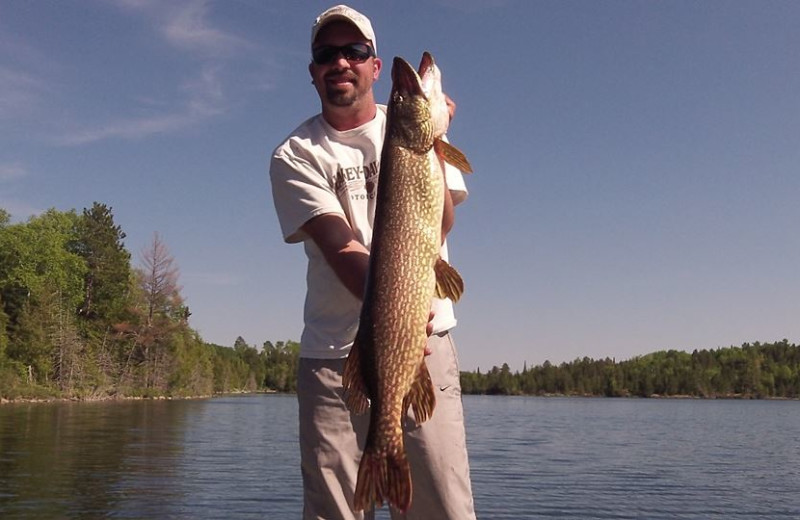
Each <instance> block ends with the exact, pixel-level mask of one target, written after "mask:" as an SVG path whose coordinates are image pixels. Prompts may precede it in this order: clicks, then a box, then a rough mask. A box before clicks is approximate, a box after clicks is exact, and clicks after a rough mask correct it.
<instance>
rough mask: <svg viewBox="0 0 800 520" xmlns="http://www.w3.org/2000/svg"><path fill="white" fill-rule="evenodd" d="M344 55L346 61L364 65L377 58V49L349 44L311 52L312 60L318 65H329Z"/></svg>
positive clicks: (324, 47) (363, 44)
mask: <svg viewBox="0 0 800 520" xmlns="http://www.w3.org/2000/svg"><path fill="white" fill-rule="evenodd" d="M339 53H342V56H344V59H346V60H347V61H353V62H356V63H362V62H365V61H367V59H369V58H374V57H375V49H373V48H372V46H371V45H367V44H366V43H348V44H347V45H342V46H341V47H337V46H336V45H323V46H322V47H317V48H316V49H314V50H312V51H311V58H312V59H313V60H314V63H316V64H317V65H327V64H329V63H331V62H332V61H333V60H335V59H336V57H337V56H339Z"/></svg>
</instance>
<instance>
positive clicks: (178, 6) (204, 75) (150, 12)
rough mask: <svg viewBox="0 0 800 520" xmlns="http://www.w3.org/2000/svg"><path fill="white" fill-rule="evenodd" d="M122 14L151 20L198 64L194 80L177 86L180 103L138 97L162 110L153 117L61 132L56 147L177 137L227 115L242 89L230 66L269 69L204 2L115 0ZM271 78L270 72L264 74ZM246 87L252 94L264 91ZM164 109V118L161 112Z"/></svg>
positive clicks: (166, 38)
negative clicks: (220, 23) (214, 19)
mask: <svg viewBox="0 0 800 520" xmlns="http://www.w3.org/2000/svg"><path fill="white" fill-rule="evenodd" d="M114 3H115V4H116V5H117V6H119V7H120V8H122V9H125V10H128V11H133V12H136V13H139V14H141V15H142V16H144V17H145V18H146V19H147V20H149V21H150V22H151V23H152V25H153V28H154V30H155V31H156V32H157V33H158V34H159V35H160V36H161V37H162V38H163V41H164V42H166V44H167V45H169V46H170V47H172V48H174V49H177V50H179V51H181V52H184V53H186V54H187V58H190V59H191V61H192V62H197V63H198V67H199V70H198V71H197V74H196V75H195V76H194V77H191V78H185V79H183V80H182V82H181V83H180V84H178V85H176V87H175V88H176V92H177V93H178V94H180V96H181V98H180V99H179V100H177V101H174V102H170V103H168V104H166V106H171V107H172V108H171V109H163V105H165V103H164V102H159V101H158V100H154V99H153V98H152V97H147V96H144V95H143V96H142V97H141V101H142V103H143V104H144V105H147V106H151V107H152V106H155V105H162V111H161V112H160V113H159V114H158V115H154V116H152V117H117V118H111V120H109V121H107V122H105V123H103V124H99V125H95V126H94V127H92V128H86V127H84V128H83V129H78V130H69V131H65V132H62V133H61V135H60V136H59V137H57V138H55V139H54V141H55V142H56V143H58V144H60V145H65V146H78V145H84V144H89V143H93V142H97V141H102V140H106V139H139V138H145V137H148V136H150V135H156V134H161V133H167V132H176V131H180V130H184V129H186V128H191V127H193V126H195V125H197V124H198V123H200V122H202V121H203V120H206V119H209V118H212V117H216V116H219V115H222V114H225V113H226V112H227V111H228V110H230V108H231V105H230V103H231V100H233V99H236V100H237V101H238V100H240V99H241V98H242V96H241V95H238V94H237V95H233V94H232V91H233V90H235V89H239V90H241V89H242V87H241V86H240V81H241V78H237V79H238V81H237V80H235V79H234V78H229V77H227V76H226V72H227V71H228V70H230V69H231V66H232V65H237V64H241V62H242V61H244V62H247V66H246V68H247V69H251V70H253V69H255V70H260V69H263V68H267V67H268V65H267V62H266V61H265V60H264V58H263V50H259V49H258V48H257V46H256V45H253V44H252V43H250V42H248V41H247V40H246V39H244V38H241V37H239V36H237V35H235V34H232V33H230V32H226V31H224V30H221V29H219V28H217V27H215V26H214V25H213V23H212V22H211V21H210V20H209V7H208V3H207V2H205V1H201V0H188V1H183V2H174V1H172V2H160V1H152V0H114ZM264 75H265V76H269V74H268V73H264ZM263 86H264V85H262V84H259V85H255V86H253V87H250V88H251V89H252V90H253V91H255V90H256V88H260V87H263ZM164 110H166V113H165V112H164Z"/></svg>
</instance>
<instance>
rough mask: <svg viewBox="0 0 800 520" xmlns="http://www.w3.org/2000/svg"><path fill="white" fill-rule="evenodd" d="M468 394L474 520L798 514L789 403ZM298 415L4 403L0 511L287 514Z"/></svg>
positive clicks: (281, 398)
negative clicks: (475, 515) (476, 517)
mask: <svg viewBox="0 0 800 520" xmlns="http://www.w3.org/2000/svg"><path fill="white" fill-rule="evenodd" d="M464 407H465V411H466V414H467V435H468V443H469V449H470V457H471V465H472V480H473V488H474V493H475V506H476V509H477V512H478V517H479V518H481V519H487V520H490V519H527V518H536V519H546V518H574V519H634V518H636V519H639V518H641V519H697V520H700V519H714V518H717V519H731V518H734V519H753V518H764V519H767V518H768V519H774V518H800V402H797V401H727V400H716V401H714V400H708V401H703V400H648V399H579V398H533V397H488V396H486V397H482V396H465V397H464ZM296 423H297V401H296V399H295V397H294V396H289V395H249V396H240V397H224V398H216V399H209V400H196V401H126V402H97V403H54V404H11V405H4V406H0V518H3V519H13V518H36V519H47V518H201V519H204V518H208V519H212V518H231V519H237V518H242V519H245V518H267V519H277V520H281V519H290V520H291V519H298V518H300V511H301V507H302V505H301V489H300V486H301V483H300V472H299V455H298V453H297V452H298V449H297V446H296V436H297V424H296ZM380 517H381V518H387V517H388V515H380Z"/></svg>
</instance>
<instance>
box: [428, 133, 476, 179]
mask: <svg viewBox="0 0 800 520" xmlns="http://www.w3.org/2000/svg"><path fill="white" fill-rule="evenodd" d="M433 149H434V150H436V155H438V156H439V157H441V158H442V159H443V160H444V161H445V162H446V163H449V164H452V165H453V166H455V167H456V168H458V169H459V170H461V171H462V172H464V173H472V166H471V165H470V164H469V161H468V160H467V156H466V155H464V152H462V151H461V150H459V149H458V148H456V147H455V146H453V145H452V144H450V143H448V142H447V141H445V140H443V139H436V140H435V141H434V142H433Z"/></svg>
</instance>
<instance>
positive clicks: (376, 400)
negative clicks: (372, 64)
mask: <svg viewBox="0 0 800 520" xmlns="http://www.w3.org/2000/svg"><path fill="white" fill-rule="evenodd" d="M426 93H427V95H426ZM442 108H444V115H445V116H446V117H442ZM436 114H438V116H437V115H436ZM448 124H449V113H447V106H446V104H445V98H444V95H443V94H442V92H441V76H440V73H439V70H438V68H437V67H436V65H435V64H434V62H433V58H432V57H431V56H430V54H428V53H425V54H424V55H423V58H422V63H421V64H420V72H419V74H418V73H417V72H416V71H415V70H414V69H413V68H412V67H411V66H410V65H409V64H408V63H407V62H406V61H405V60H403V59H402V58H399V57H396V58H394V62H393V64H392V91H391V95H390V98H389V104H388V107H387V122H386V135H385V140H384V145H383V149H382V151H381V163H380V173H379V177H378V193H377V200H376V210H375V220H374V225H373V235H372V245H371V250H370V263H369V274H368V277H367V285H366V291H365V294H364V303H363V307H362V310H361V316H360V321H359V328H358V332H357V334H356V338H355V341H354V343H353V346H352V348H351V350H350V354H349V355H348V358H347V361H346V363H345V369H344V375H343V384H344V388H345V395H346V400H347V404H348V406H349V408H350V409H351V411H353V412H354V413H364V412H366V411H367V409H369V410H370V424H369V431H368V433H367V439H366V445H365V448H364V453H363V455H362V458H361V462H360V464H359V468H358V481H357V483H356V490H355V500H354V502H355V503H354V506H355V509H356V510H363V509H367V508H369V507H371V506H372V504H374V503H377V504H379V505H383V503H384V502H388V503H389V505H390V506H391V507H394V508H395V509H398V510H400V511H407V510H408V508H409V506H410V505H411V499H412V497H411V494H412V492H411V490H412V486H411V470H410V466H409V462H408V458H407V456H406V451H405V446H404V439H403V426H402V425H403V418H404V417H405V415H406V414H407V413H408V410H409V407H410V408H411V409H412V410H413V412H414V419H415V420H416V421H417V422H418V423H421V422H423V421H426V420H427V419H428V418H429V417H431V415H432V414H433V409H434V407H435V405H436V396H435V394H434V390H433V384H432V383H431V377H430V373H429V372H428V368H427V366H426V364H425V359H424V350H425V346H426V344H427V334H426V330H425V329H426V325H427V323H428V319H429V314H430V310H431V303H432V298H433V297H434V295H436V296H438V297H440V298H444V297H449V298H450V299H452V300H454V301H457V300H458V298H459V297H460V296H461V293H462V291H463V282H462V280H461V277H460V276H459V274H458V273H457V272H456V270H455V269H453V268H452V267H450V266H449V265H448V264H447V263H446V262H445V261H444V260H442V258H441V257H440V256H439V253H440V249H441V246H442V212H443V207H444V190H445V189H446V187H445V181H444V174H443V172H442V168H441V164H440V162H439V157H442V158H443V159H444V160H447V161H448V162H451V163H453V164H455V165H456V166H458V167H459V168H460V169H461V170H463V171H471V168H470V167H469V163H468V162H467V161H466V158H465V157H464V156H463V154H461V152H459V151H458V150H456V149H455V148H454V147H452V146H450V145H449V144H447V143H446V142H444V141H443V140H442V137H443V135H444V132H445V131H446V130H447V126H448Z"/></svg>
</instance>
